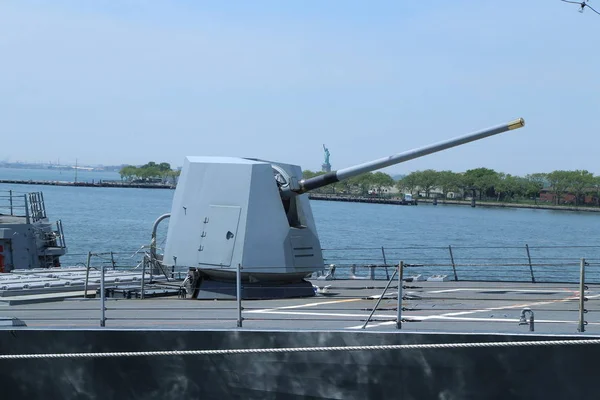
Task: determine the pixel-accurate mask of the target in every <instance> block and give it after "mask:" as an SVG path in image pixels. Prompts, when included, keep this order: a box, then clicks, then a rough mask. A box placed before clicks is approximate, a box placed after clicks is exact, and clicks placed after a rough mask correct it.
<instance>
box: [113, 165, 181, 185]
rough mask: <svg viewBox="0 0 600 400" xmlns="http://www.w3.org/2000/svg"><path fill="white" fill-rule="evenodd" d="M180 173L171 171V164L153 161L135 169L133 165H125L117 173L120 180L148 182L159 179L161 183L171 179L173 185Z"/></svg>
mask: <svg viewBox="0 0 600 400" xmlns="http://www.w3.org/2000/svg"><path fill="white" fill-rule="evenodd" d="M180 173H181V171H179V170H173V169H171V164H169V163H167V162H161V163H159V164H157V163H156V162H154V161H150V162H149V163H147V164H144V165H142V166H139V167H136V166H133V165H126V166H124V167H123V168H121V170H120V171H119V174H120V175H121V180H126V181H133V180H141V181H148V180H153V179H160V180H161V181H162V182H163V183H164V182H166V181H167V180H169V179H172V180H173V181H174V182H175V183H176V182H177V178H178V177H179V174H180Z"/></svg>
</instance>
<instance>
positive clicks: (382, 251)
mask: <svg viewBox="0 0 600 400" xmlns="http://www.w3.org/2000/svg"><path fill="white" fill-rule="evenodd" d="M381 255H382V256H383V265H385V279H390V273H389V272H388V267H387V259H386V258H385V249H384V248H383V246H381Z"/></svg>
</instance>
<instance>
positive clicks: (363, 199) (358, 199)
mask: <svg viewBox="0 0 600 400" xmlns="http://www.w3.org/2000/svg"><path fill="white" fill-rule="evenodd" d="M308 198H309V199H311V200H325V201H346V202H350V203H375V204H395V205H400V206H416V205H417V201H416V200H403V199H400V198H384V197H369V196H344V195H336V194H321V193H310V194H309V195H308Z"/></svg>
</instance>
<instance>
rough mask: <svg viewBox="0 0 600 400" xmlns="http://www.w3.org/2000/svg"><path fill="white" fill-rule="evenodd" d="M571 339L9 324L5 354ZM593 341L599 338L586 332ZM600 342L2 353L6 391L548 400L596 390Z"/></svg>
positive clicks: (68, 395) (1, 383)
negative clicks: (131, 353) (265, 350)
mask: <svg viewBox="0 0 600 400" xmlns="http://www.w3.org/2000/svg"><path fill="white" fill-rule="evenodd" d="M556 338H561V339H573V340H577V339H582V337H581V336H579V337H572V338H570V337H567V336H558V335H553V336H542V335H502V334H450V333H435V334H427V333H409V332H402V333H395V332H347V331H345V332H344V331H304V332H300V331H248V330H246V331H242V330H223V331H221V330H199V331H191V330H162V331H161V330H156V331H153V330H148V331H141V330H108V329H106V330H100V329H90V330H46V329H44V330H37V329H26V330H12V331H8V330H4V331H0V354H31V353H70V352H76V353H77V352H111V351H154V350H196V349H236V348H281V347H314V346H357V345H384V344H414V343H459V342H497V341H506V342H509V341H522V340H546V339H556ZM588 338H589V337H588ZM599 358H600V347H599V346H595V345H571V346H564V345H563V346H541V347H540V346H538V347H514V346H509V347H491V348H461V349H427V350H369V351H336V352H300V353H262V354H261V353H259V354H244V355H210V356H148V357H117V358H86V359H75V358H68V359H38V360H3V361H2V366H3V372H2V374H0V387H2V392H3V398H49V399H58V398H60V399H100V398H101V399H103V400H108V399H145V400H149V399H178V400H180V399H190V398H202V399H220V400H222V399H234V398H240V399H307V398H309V399H310V398H315V399H383V398H394V399H396V398H397V399H496V398H497V399H507V398H511V399H514V398H518V399H521V398H522V399H550V398H564V399H568V398H580V396H581V395H582V394H585V393H588V394H592V393H595V392H596V391H597V389H598V388H599V387H600V384H598V383H597V381H596V375H597V371H598V368H597V360H598V359H599Z"/></svg>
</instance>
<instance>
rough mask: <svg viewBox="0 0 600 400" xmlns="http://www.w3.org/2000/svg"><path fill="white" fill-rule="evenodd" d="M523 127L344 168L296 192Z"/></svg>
mask: <svg viewBox="0 0 600 400" xmlns="http://www.w3.org/2000/svg"><path fill="white" fill-rule="evenodd" d="M523 126H525V120H524V119H523V118H519V119H516V120H514V121H512V122H509V123H506V124H502V125H497V126H493V127H490V128H487V129H483V130H480V131H477V132H472V133H469V134H467V135H464V136H459V137H456V138H453V139H449V140H445V141H442V142H438V143H434V144H431V145H428V146H424V147H420V148H417V149H414V150H409V151H406V152H404V153H399V154H395V155H392V156H389V157H384V158H380V159H378V160H373V161H369V162H366V163H363V164H359V165H355V166H352V167H348V168H343V169H340V170H338V171H335V172H328V173H326V174H324V175H319V176H316V177H314V178H309V179H303V180H301V181H300V182H299V186H300V187H299V189H297V190H294V192H296V193H297V194H302V193H306V192H308V191H310V190H314V189H318V188H320V187H323V186H327V185H330V184H332V183H336V182H339V181H341V180H344V179H348V178H352V177H353V176H357V175H361V174H364V173H367V172H371V171H374V170H377V169H381V168H385V167H389V166H390V165H395V164H400V163H402V162H405V161H409V160H412V159H414V158H419V157H423V156H426V155H428V154H431V153H436V152H438V151H442V150H446V149H449V148H452V147H456V146H460V145H462V144H466V143H469V142H473V141H475V140H479V139H483V138H486V137H489V136H493V135H497V134H499V133H502V132H506V131H509V130H513V129H518V128H522V127H523Z"/></svg>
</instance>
